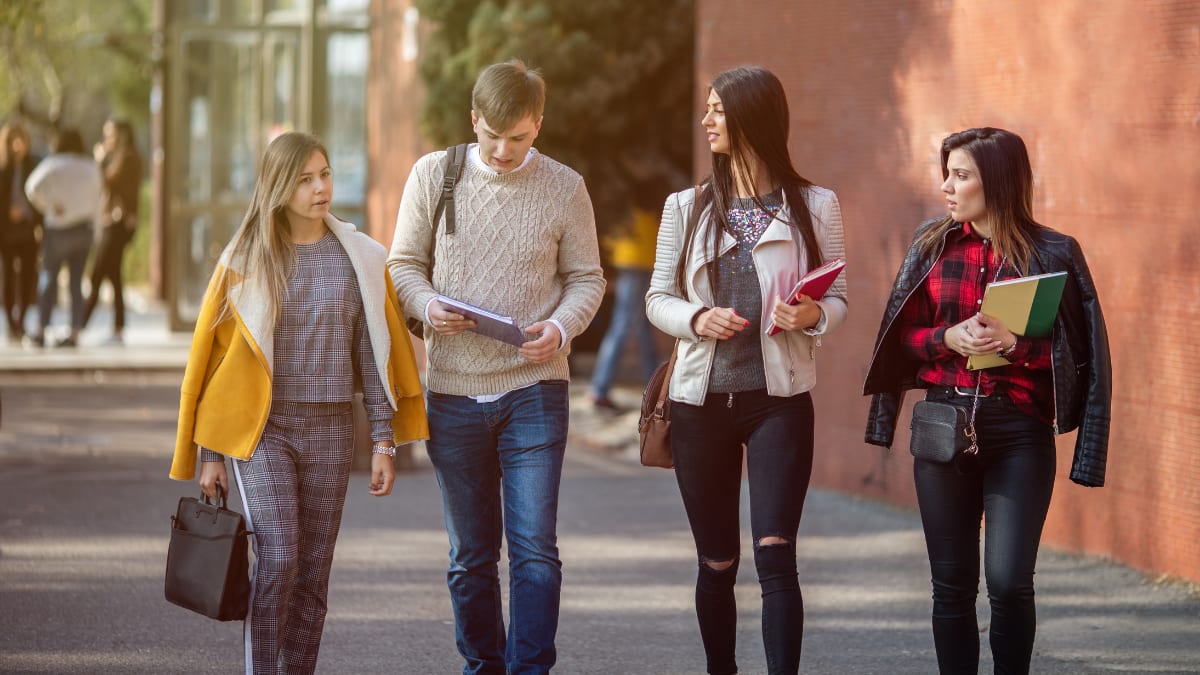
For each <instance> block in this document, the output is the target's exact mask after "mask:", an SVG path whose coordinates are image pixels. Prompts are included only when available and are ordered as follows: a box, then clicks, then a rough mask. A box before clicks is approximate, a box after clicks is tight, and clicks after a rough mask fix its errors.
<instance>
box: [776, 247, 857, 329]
mask: <svg viewBox="0 0 1200 675" xmlns="http://www.w3.org/2000/svg"><path fill="white" fill-rule="evenodd" d="M845 267H846V261H845V259H843V258H834V259H833V260H830V261H829V262H827V263H825V264H824V265H821V266H820V267H818V268H817V269H815V270H810V271H809V273H808V274H805V275H804V276H803V277H801V278H800V281H797V282H796V285H795V286H794V287H793V288H792V292H791V293H790V294H789V295H788V296H787V304H789V305H794V304H796V303H798V302H800V296H801V295H807V296H808V297H810V298H812V299H814V300H820V299H821V298H823V297H825V294H826V293H827V292H829V287H830V286H832V285H833V282H834V281H835V280H837V278H838V275H839V274H841V273H842V269H844V268H845ZM781 330H783V329H782V328H779V327H777V326H776V325H775V322H774V321H771V322H770V323H768V324H767V335H774V334H776V333H778V332H780V331H781Z"/></svg>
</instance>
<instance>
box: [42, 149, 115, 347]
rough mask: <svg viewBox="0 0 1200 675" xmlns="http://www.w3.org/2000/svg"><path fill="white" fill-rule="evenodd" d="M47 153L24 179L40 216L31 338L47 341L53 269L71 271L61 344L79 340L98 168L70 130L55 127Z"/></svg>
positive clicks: (54, 282)
mask: <svg viewBox="0 0 1200 675" xmlns="http://www.w3.org/2000/svg"><path fill="white" fill-rule="evenodd" d="M50 148H51V151H52V152H51V154H50V155H49V156H47V157H46V159H44V160H42V162H41V163H40V164H38V165H37V168H35V169H34V170H33V173H32V174H30V176H29V179H28V180H27V181H26V182H25V196H26V197H27V198H28V199H29V203H30V204H32V205H33V207H34V208H36V209H38V210H39V211H41V212H42V214H43V215H44V218H45V219H44V224H43V230H42V270H41V277H40V278H39V279H38V328H37V331H36V332H35V333H34V334H33V335H32V336H31V337H30V342H31V343H32V344H33V345H34V346H36V347H44V346H45V344H46V328H47V327H48V326H49V325H50V314H51V312H53V311H54V305H55V304H56V302H57V300H58V272H59V270H60V269H61V268H62V266H63V265H66V266H67V270H68V272H69V274H70V279H69V282H68V284H69V286H68V288H69V290H70V293H71V311H70V314H69V319H68V332H67V336H66V337H64V338H62V339H61V340H60V341H59V342H58V346H60V347H75V346H77V345H78V344H79V331H80V329H81V328H82V326H83V270H84V267H86V265H87V259H88V253H89V252H90V251H91V248H92V227H93V225H94V223H95V222H96V219H97V216H98V214H99V212H100V193H101V184H102V180H101V177H100V167H98V166H97V165H96V162H95V161H94V160H93V159H92V158H91V157H90V156H89V155H88V154H87V150H86V149H85V147H84V145H83V138H82V137H81V136H80V135H79V132H78V131H75V130H74V129H63V130H60V131H59V132H57V133H56V134H55V136H54V140H53V141H52V142H51V145H50Z"/></svg>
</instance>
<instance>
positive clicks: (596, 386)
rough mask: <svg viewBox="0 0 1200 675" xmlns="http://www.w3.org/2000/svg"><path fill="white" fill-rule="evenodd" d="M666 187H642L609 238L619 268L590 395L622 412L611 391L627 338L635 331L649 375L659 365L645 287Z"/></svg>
mask: <svg viewBox="0 0 1200 675" xmlns="http://www.w3.org/2000/svg"><path fill="white" fill-rule="evenodd" d="M664 193H665V191H663V192H659V191H658V190H654V189H651V188H648V187H640V188H639V194H637V195H636V196H635V199H634V202H635V205H634V209H633V216H632V219H631V220H630V222H629V223H627V224H626V225H625V230H624V231H623V232H621V233H620V234H619V235H618V236H616V237H614V238H613V239H611V240H610V243H611V246H612V255H611V258H610V259H611V260H612V264H613V267H615V268H616V270H617V282H616V289H615V292H614V298H613V307H612V314H611V317H610V319H609V323H608V330H606V331H605V332H604V339H603V340H601V342H600V349H598V350H597V351H596V367H595V368H593V369H592V391H591V396H590V399H591V403H592V406H594V407H595V408H597V409H598V410H606V411H611V412H620V407H619V406H617V404H616V403H614V402H613V400H612V399H611V398H610V397H609V392H610V390H611V389H612V384H613V380H614V379H616V375H617V367H618V366H619V365H620V363H621V358H622V357H623V356H624V355H625V349H624V348H625V344H626V343H627V342H628V341H629V338H630V337H631V336H632V337H633V338H634V342H633V345H634V349H635V351H636V352H637V359H638V364H639V365H640V366H641V375H642V377H643V378H644V380H646V381H648V380H649V379H650V377H651V376H652V375H653V374H654V369H655V368H657V367H658V349H657V347H655V344H654V327H653V326H651V325H650V321H649V320H648V319H647V318H646V291H648V290H649V289H650V273H651V272H653V271H654V245H655V239H656V238H657V236H658V215H659V214H658V211H657V206H658V202H660V201H661V200H662V198H663V194H664ZM651 204H653V206H651Z"/></svg>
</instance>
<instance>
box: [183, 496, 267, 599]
mask: <svg viewBox="0 0 1200 675" xmlns="http://www.w3.org/2000/svg"><path fill="white" fill-rule="evenodd" d="M218 490H220V488H219V487H218ZM220 502H221V503H220V505H219V506H218V505H216V504H211V503H209V501H208V497H207V496H204V495H202V500H201V499H196V498H195V497H182V498H180V500H179V507H178V508H177V509H176V511H175V515H174V516H172V517H171V544H170V547H169V548H168V549H167V573H166V579H165V581H164V584H163V591H164V594H165V595H166V598H167V601H168V602H171V603H174V604H176V605H179V606H180V607H184V608H187V609H190V610H192V611H193V612H198V613H200V614H203V615H204V616H207V617H209V618H212V619H217V620H218V621H240V620H242V619H245V618H246V611H247V608H248V606H249V600H250V565H249V560H248V556H247V548H248V545H249V540H248V537H249V535H250V532H249V531H248V530H247V529H246V521H245V519H244V518H243V517H242V514H240V513H237V512H236V511H230V510H229V509H228V508H226V506H227V503H226V494H225V492H224V491H221V499H220Z"/></svg>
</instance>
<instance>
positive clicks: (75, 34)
mask: <svg viewBox="0 0 1200 675" xmlns="http://www.w3.org/2000/svg"><path fill="white" fill-rule="evenodd" d="M151 22H152V10H151V0H3V2H0V55H3V62H4V64H5V67H4V68H3V69H0V116H5V117H7V116H10V115H13V114H21V116H23V117H24V118H25V119H26V120H27V121H29V122H32V123H33V124H32V126H33V127H34V131H35V133H36V128H37V127H39V126H41V127H52V126H57V125H64V126H72V127H77V128H79V129H80V130H81V131H83V132H84V134H85V138H87V137H90V138H92V140H96V139H97V138H98V136H99V132H100V125H101V124H102V123H103V121H104V119H105V118H106V117H108V116H109V115H120V116H122V117H126V118H129V119H130V120H131V121H132V122H133V124H134V126H135V128H139V129H144V128H147V125H148V124H149V122H148V120H149V115H150V113H149V104H148V101H149V94H150V84H151V75H152V67H153V66H152V62H151V58H150V52H151Z"/></svg>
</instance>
